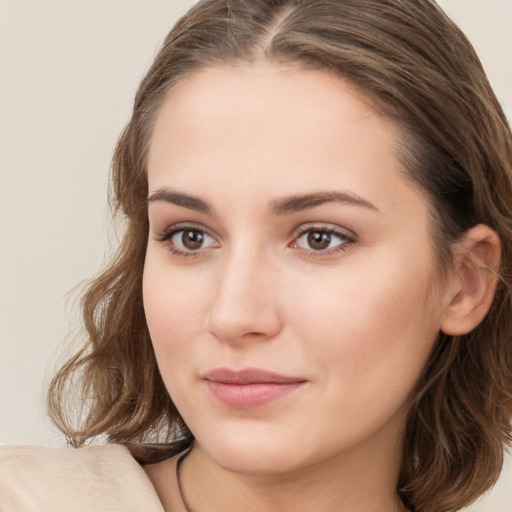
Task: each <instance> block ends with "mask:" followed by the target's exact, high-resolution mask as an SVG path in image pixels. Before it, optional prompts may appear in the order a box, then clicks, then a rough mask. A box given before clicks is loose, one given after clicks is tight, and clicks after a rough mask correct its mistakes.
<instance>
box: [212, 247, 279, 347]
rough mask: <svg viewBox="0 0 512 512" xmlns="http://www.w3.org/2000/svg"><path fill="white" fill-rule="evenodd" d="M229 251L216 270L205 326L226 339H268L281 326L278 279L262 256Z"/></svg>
mask: <svg viewBox="0 0 512 512" xmlns="http://www.w3.org/2000/svg"><path fill="white" fill-rule="evenodd" d="M247 252H248V251H237V252H236V251H233V252H232V254H230V255H229V256H228V257H227V258H226V260H225V261H224V262H223V263H222V268H221V270H220V272H219V273H218V274H217V281H216V287H215V290H214V293H215V296H214V298H213V300H212V303H211V307H210V310H209V314H208V317H207V329H208V331H209V332H210V333H211V334H213V335H214V336H215V337H216V338H217V339H219V340H221V341H224V342H227V343H238V342H245V343H246V342H248V341H250V340H252V341H262V340H269V339H272V338H273V337H275V336H276V335H277V334H278V333H279V332H280V331H281V329H282V323H281V315H280V311H279V304H278V299H277V296H278V294H277V293H276V286H278V285H277V281H278V279H275V277H276V272H275V270H274V269H273V268H272V264H271V263H270V262H268V261H266V260H265V258H264V257H256V256H255V255H254V254H253V255H248V254H247Z"/></svg>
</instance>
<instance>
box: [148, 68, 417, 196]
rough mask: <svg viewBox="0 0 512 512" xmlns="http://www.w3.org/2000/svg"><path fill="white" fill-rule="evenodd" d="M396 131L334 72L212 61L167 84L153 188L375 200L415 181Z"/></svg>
mask: <svg viewBox="0 0 512 512" xmlns="http://www.w3.org/2000/svg"><path fill="white" fill-rule="evenodd" d="M398 132H399V130H398V129H397V127H396V126H395V125H394V124H393V123H392V122H391V121H390V120H389V119H387V118H385V117H383V116H380V115H379V114H377V113H376V112H375V110H374V109H373V108H372V106H371V102H370V100H369V99H368V98H366V97H365V96H364V94H362V93H361V92H360V91H359V90H357V88H356V87H355V86H354V85H353V84H351V83H350V82H348V81H346V80H344V79H342V78H340V77H339V76H338V75H335V74H333V73H329V72H327V71H318V70H304V69H300V68H297V67H292V66H281V65H275V64H271V63H267V62H261V63H257V64H243V65H236V66H234V65H219V66H214V67H210V68H206V69H203V70H201V71H199V72H197V73H195V74H193V75H191V76H189V77H187V78H185V79H183V80H182V81H181V82H179V83H178V84H177V85H176V86H175V87H174V88H173V89H171V90H170V91H169V93H168V95H167V98H166V100H165V101H164V103H163V105H162V107H161V109H160V111H159V113H158V115H157V119H156V123H155V128H154V132H153V135H152V139H151V141H150V147H149V155H148V173H149V182H150V189H152V190H156V189H158V188H160V187H168V186H172V187H175V188H178V189H182V188H186V189H190V188H194V187H198V186H199V185H203V189H204V190H207V191H208V193H211V194H213V193H214V192H216V191H217V192H218V193H219V195H220V197H222V194H224V195H225V194H227V193H230V192H232V191H236V192H237V193H239V194H244V193H247V194H248V195H251V194H254V192H255V191H259V192H260V193H261V194H262V195H265V194H266V193H269V194H274V195H275V194H277V193H279V195H288V194H298V193H303V192H308V189H310V188H315V189H326V188H331V187H334V188H340V187H341V188H343V189H351V191H353V192H354V193H357V194H359V195H367V196H368V195H369V196H374V197H372V198H371V199H370V200H371V201H372V202H374V203H375V201H377V202H379V201H380V198H379V197H378V196H385V195H386V194H387V195H393V194H395V192H396V190H395V189H396V187H397V186H401V187H403V186H407V187H408V188H410V187H409V184H407V183H406V180H404V179H403V169H402V167H401V164H400V161H399V158H398V157H397V152H398V150H399V147H400V143H399V137H398ZM228 185H229V190H228ZM363 192H364V194H362V193H363ZM416 192H417V191H416ZM388 199H389V198H388Z"/></svg>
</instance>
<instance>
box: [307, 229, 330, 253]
mask: <svg viewBox="0 0 512 512" xmlns="http://www.w3.org/2000/svg"><path fill="white" fill-rule="evenodd" d="M307 240H308V245H309V247H310V248H311V249H313V250H314V251H323V250H325V249H327V248H328V247H329V245H330V244H331V234H330V233H326V232H325V231H310V232H309V233H308V236H307Z"/></svg>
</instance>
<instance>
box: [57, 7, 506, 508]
mask: <svg viewBox="0 0 512 512" xmlns="http://www.w3.org/2000/svg"><path fill="white" fill-rule="evenodd" d="M261 59H266V60H268V61H271V62H275V63H278V64H280V63H282V64H289V65H295V66H299V67H304V68H308V69H309V68H311V69H323V70H328V71H330V72H332V73H335V74H338V75H340V76H342V77H344V78H345V79H348V80H349V81H351V82H352V83H353V84H354V85H355V86H357V88H358V89H359V90H361V91H362V92H363V93H365V94H366V97H367V98H369V100H370V101H371V102H372V104H373V106H374V108H375V109H376V110H377V111H378V112H379V113H381V114H383V115H385V116H388V117H389V118H391V119H392V120H394V121H395V123H396V125H397V126H398V127H400V129H401V130H400V132H401V134H402V137H401V138H402V141H401V152H400V157H401V159H402V161H403V163H404V167H405V169H406V174H407V176H408V177H409V178H410V179H411V180H412V181H413V182H415V183H416V184H418V185H419V186H420V187H421V188H422V189H423V190H424V191H425V194H426V197H428V200H429V203H430V211H431V217H432V243H433V245H434V248H435V251H436V255H437V259H438V266H439V268H440V269H441V274H442V273H443V272H446V269H449V268H450V264H451V262H452V253H451V245H452V243H453V242H454V241H455V240H457V239H458V238H460V236H461V235H462V234H463V233H464V232H465V231H466V230H467V229H469V228H470V227H472V226H474V225H476V224H479V223H483V224H486V225H488V226H489V227H491V228H492V229H493V230H495V231H496V233H498V235H499V237H500V239H501V244H502V257H501V268H500V270H499V276H500V280H499V284H498V287H497V291H496V295H495V299H494V302H493V305H492V307H491V309H490V312H489V313H488V315H487V317H486V318H485V319H484V320H483V322H482V323H481V324H480V325H479V326H478V327H477V328H476V329H474V330H473V331H472V332H470V333H469V334H467V335H464V336H457V337H452V336H440V337H439V339H438V341H437V343H436V345H435V347H434V349H433V352H432V354H431V357H430V360H429V362H428V363H427V365H426V367H425V369H424V372H423V374H422V376H421V379H420V382H419V385H418V389H417V393H416V395H415V399H414V401H413V403H412V405H411V408H410V411H409V415H408V419H407V425H406V435H405V439H404V456H403V464H402V471H401V475H400V480H399V482H398V488H397V491H398V493H399V495H400V496H401V498H402V500H403V502H404V503H405V504H406V505H407V506H409V507H410V508H411V509H414V510H416V511H421V512H452V511H456V510H459V509H460V508H461V507H463V506H466V505H468V504H469V503H471V502H472V501H474V500H475V499H476V498H477V497H478V496H480V495H481V494H482V493H483V492H484V491H486V490H487V489H488V488H489V487H491V486H492V485H493V483H494V482H495V481H496V479H497V478H498V475H499V473H500V470H501V467H502V462H503V452H504V445H505V444H506V443H510V442H511V440H512V427H511V418H512V293H511V286H512V135H511V131H510V127H509V125H508V123H507V120H506V118H505V115H504V113H503V111H502V109H501V107H500V105H499V102H498V101H497V99H496V97H495V95H494V94H493V92H492V89H491V87H490V85H489V83H488V80H487V78H486V76H485V73H484V71H483V69H482V66H481V64H480V62H479V59H478V57H477V55H476V53H475V51H474V50H473V48H472V46H471V44H470V43H469V42H468V40H467V39H466V37H465V36H464V35H463V33H462V32H461V31H460V29H459V28H458V27H457V26H456V25H455V24H454V23H453V22H452V21H451V20H450V19H449V18H448V17H447V16H446V15H445V14H444V13H443V11H442V10H441V9H440V8H439V7H438V6H437V5H436V4H435V2H434V1H431V0H414V1H411V0H202V1H200V2H199V3H197V4H196V5H195V6H194V7H193V8H192V9H191V10H190V11H189V12H188V13H187V14H186V15H185V16H184V17H183V18H182V19H181V20H179V21H178V23H177V24H176V25H175V26H174V28H173V29H172V31H171V32H170V33H169V35H168V36H167V38H166V39H165V41H164V44H163V47H162V48H161V50H160V52H159V53H158V55H157V56H156V58H155V61H154V63H153V65H152V66H151V68H150V69H149V71H148V73H147V74H146V76H145V78H144V79H143V81H142V83H141V85H140V87H139V90H138V92H137V95H136V98H135V103H134V107H133V113H132V117H131V119H130V121H129V123H128V125H127V126H126V128H125V130H124V131H123V133H122V134H121V136H120V138H119V141H118V143H117V147H116V150H115V155H114V159H113V173H112V174H113V175H112V184H113V187H112V201H113V207H114V211H115V213H117V214H119V215H122V216H123V217H124V218H125V219H126V231H125V233H124V238H123V239H122V242H121V244H120V248H119V251H118V253H117V255H116V256H115V258H114V259H113V261H112V262H111V263H110V265H109V266H108V267H107V268H106V269H105V270H104V271H103V273H101V274H100V275H99V276H98V277H97V278H96V279H94V280H93V281H92V282H91V283H90V284H89V286H88V289H87V290H86V292H85V294H84V296H83V299H82V303H81V305H82V311H83V321H84V328H85V331H86V334H87V340H86V343H85V344H84V346H83V347H82V349H81V350H80V351H79V352H78V353H77V354H76V355H74V356H73V357H72V358H71V359H70V360H69V361H68V362H67V363H66V364H65V365H64V366H63V368H62V369H61V370H60V371H59V372H58V373H57V374H56V376H55V377H54V379H53V381H52V383H51V385H50V390H49V395H48V396H49V397H48V405H49V411H50V414H51V417H52V418H53V420H54V422H55V423H56V425H57V426H58V427H59V428H60V429H61V430H62V431H63V432H64V433H65V434H66V436H67V438H68V440H69V442H70V443H71V444H72V445H73V446H81V445H83V444H85V443H87V442H88V441H90V440H92V439H94V438H95V437H98V436H106V438H107V439H108V441H110V442H122V443H131V444H132V449H133V450H134V452H136V455H138V456H139V458H140V459H142V460H146V461H149V460H161V459H164V458H166V457H169V456H170V455H172V454H173V453H176V452H177V451H179V450H181V449H183V447H185V446H187V445H189V444H190V443H191V442H192V440H193V437H192V434H191V432H190V431H189V430H188V429H187V427H186V425H185V424H184V422H183V420H182V419H181V418H180V415H179V413H178V411H177V410H176V408H175V407H174V405H173V402H172V400H171V397H170V396H169V394H168V393H167V391H166V389H165V387H164V384H163V382H162V379H161V376H160V374H159V371H158V367H157V363H156V360H155V355H154V353H153V349H152V345H151V340H150V337H149V333H148V329H147V326H146V321H145V316H144V310H143V304H142V272H143V265H144V257H145V248H146V243H147V236H148V220H147V192H148V190H147V178H146V156H147V148H148V142H149V140H150V138H151V133H152V129H153V125H154V122H155V117H156V114H157V112H158V110H159V108H160V106H161V104H162V102H163V101H164V99H165V97H166V94H167V93H168V91H169V90H170V89H172V87H173V86H174V84H176V83H177V82H179V81H180V80H181V79H183V78H184V77H186V76H188V75H190V74H191V73H193V72H196V71H198V70H201V69H202V68H205V67H207V66H213V65H215V64H218V63H226V62H228V63H236V62H249V63H250V62H255V61H257V60H261ZM146 443H153V444H151V445H149V444H146Z"/></svg>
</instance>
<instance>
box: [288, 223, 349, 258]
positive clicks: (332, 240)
mask: <svg viewBox="0 0 512 512" xmlns="http://www.w3.org/2000/svg"><path fill="white" fill-rule="evenodd" d="M352 241H353V240H352V239H351V238H349V237H348V236H347V235H344V234H343V233H339V232H337V231H334V230H332V229H318V228H317V229H308V230H306V231H303V232H302V234H301V235H299V236H298V237H297V239H296V241H295V242H294V244H293V246H294V247H298V248H300V249H307V250H309V251H312V252H318V253H322V252H324V253H330V252H331V251H336V250H337V249H340V250H341V249H343V248H345V246H347V245H350V243H351V242H352Z"/></svg>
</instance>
